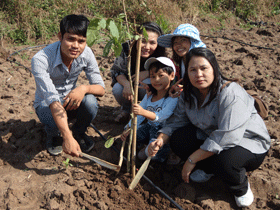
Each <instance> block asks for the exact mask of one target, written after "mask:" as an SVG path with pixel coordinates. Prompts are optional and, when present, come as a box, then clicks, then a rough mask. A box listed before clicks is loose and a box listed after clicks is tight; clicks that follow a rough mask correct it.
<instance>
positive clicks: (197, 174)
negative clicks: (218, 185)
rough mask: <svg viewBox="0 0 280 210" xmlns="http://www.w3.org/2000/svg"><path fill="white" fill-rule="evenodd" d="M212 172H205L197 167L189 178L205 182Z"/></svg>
mask: <svg viewBox="0 0 280 210" xmlns="http://www.w3.org/2000/svg"><path fill="white" fill-rule="evenodd" d="M212 176H214V174H206V173H205V172H204V171H202V170H200V169H197V170H195V171H194V172H193V173H191V175H190V179H191V180H192V181H194V182H207V181H208V180H209V179H210V178H211V177H212Z"/></svg>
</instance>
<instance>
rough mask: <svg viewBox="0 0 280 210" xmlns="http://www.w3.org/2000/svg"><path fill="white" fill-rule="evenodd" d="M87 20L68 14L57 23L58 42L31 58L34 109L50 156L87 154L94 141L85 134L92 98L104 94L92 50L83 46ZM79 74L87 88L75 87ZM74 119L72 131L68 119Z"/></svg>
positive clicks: (94, 106) (95, 105) (91, 113)
mask: <svg viewBox="0 0 280 210" xmlns="http://www.w3.org/2000/svg"><path fill="white" fill-rule="evenodd" d="M88 24H89V20H88V19H87V18H86V17H85V16H83V15H68V16H66V17H64V18H63V19H62V21H61V22H60V32H59V33H58V38H59V40H60V41H57V42H55V43H53V44H50V45H48V46H47V47H45V48H44V49H42V50H40V51H39V52H38V53H37V54H36V55H34V57H33V58H32V61H31V65H32V74H33V75H34V78H35V82H36V93H35V101H34V108H35V110H36V114H37V116H38V118H39V120H40V121H41V122H42V123H43V124H44V125H45V130H46V133H47V142H46V147H47V150H48V152H49V153H50V154H52V155H58V154H60V153H61V152H62V150H63V151H64V152H65V153H67V154H70V155H72V156H79V152H80V151H83V152H89V151H90V150H91V149H92V148H93V147H94V142H93V140H92V139H91V138H90V137H89V136H87V135H86V134H85V132H86V130H87V127H88V126H89V124H90V123H91V121H92V120H93V119H94V118H95V116H96V114H97V111H98V103H97V99H96V97H95V96H103V95H104V93H105V89H104V87H105V86H104V82H103V80H102V77H101V75H100V71H99V68H98V65H97V62H96V59H95V56H94V54H93V52H92V50H91V49H90V48H89V47H88V46H87V44H86V39H87V38H86V33H87V27H88ZM82 71H85V74H86V76H87V78H88V80H89V85H80V86H76V83H77V80H78V76H79V75H80V73H81V72H82ZM71 119H76V122H75V124H74V125H73V127H72V132H71V130H70V128H69V125H68V120H71Z"/></svg>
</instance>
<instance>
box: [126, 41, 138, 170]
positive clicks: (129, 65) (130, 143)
mask: <svg viewBox="0 0 280 210" xmlns="http://www.w3.org/2000/svg"><path fill="white" fill-rule="evenodd" d="M135 43H136V40H134V41H133V42H132V43H131V44H130V46H129V54H128V57H127V59H128V62H127V72H128V81H129V84H130V89H131V91H132V95H133V96H134V90H133V84H132V79H131V71H130V68H131V50H132V47H133V46H134V45H135ZM133 118H134V114H133V113H132V114H131V119H133ZM132 133H133V132H131V131H130V135H129V142H128V152H127V164H126V170H127V172H128V173H129V172H130V159H131V158H130V157H131V145H132Z"/></svg>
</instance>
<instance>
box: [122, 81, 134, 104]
mask: <svg viewBox="0 0 280 210" xmlns="http://www.w3.org/2000/svg"><path fill="white" fill-rule="evenodd" d="M122 94H123V97H124V98H125V99H126V100H129V101H132V100H133V95H132V91H131V88H130V85H129V84H128V85H125V86H123V92H122Z"/></svg>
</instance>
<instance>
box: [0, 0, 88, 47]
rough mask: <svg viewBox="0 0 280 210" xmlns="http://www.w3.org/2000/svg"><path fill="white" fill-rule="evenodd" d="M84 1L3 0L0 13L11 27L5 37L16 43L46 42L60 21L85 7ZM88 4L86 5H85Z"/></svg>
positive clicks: (57, 27) (56, 30)
mask: <svg viewBox="0 0 280 210" xmlns="http://www.w3.org/2000/svg"><path fill="white" fill-rule="evenodd" d="M85 2H86V1H85V0H77V1H67V0H26V1H24V0H3V1H2V2H1V3H0V6H1V7H0V12H3V13H4V14H5V16H6V21H7V22H8V23H9V24H10V25H11V28H10V29H9V30H8V32H7V36H8V37H9V38H10V39H12V40H14V42H16V43H20V44H26V43H28V41H30V39H35V40H38V39H41V40H48V39H50V38H52V37H53V36H54V35H55V34H57V32H58V31H59V22H60V20H61V19H62V18H63V17H64V16H66V15H68V14H71V13H74V12H75V11H77V10H78V8H79V7H81V6H82V5H85ZM87 4H88V3H87Z"/></svg>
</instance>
